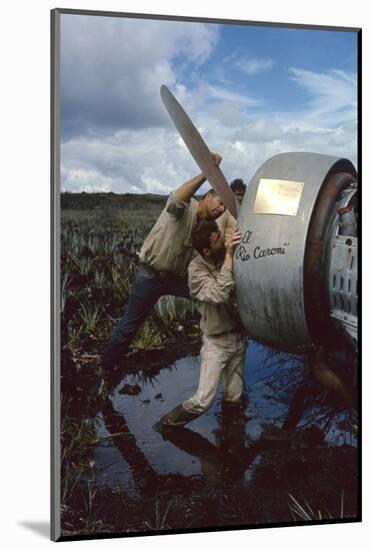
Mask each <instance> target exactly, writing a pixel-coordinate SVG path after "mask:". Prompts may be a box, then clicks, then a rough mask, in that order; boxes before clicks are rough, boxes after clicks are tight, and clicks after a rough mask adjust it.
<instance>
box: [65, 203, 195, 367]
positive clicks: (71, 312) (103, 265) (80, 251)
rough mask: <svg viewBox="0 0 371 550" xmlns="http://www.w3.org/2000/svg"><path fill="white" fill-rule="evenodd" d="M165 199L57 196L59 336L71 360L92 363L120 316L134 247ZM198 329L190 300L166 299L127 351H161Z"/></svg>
mask: <svg viewBox="0 0 371 550" xmlns="http://www.w3.org/2000/svg"><path fill="white" fill-rule="evenodd" d="M165 202H166V197H163V196H156V195H116V194H114V193H94V194H88V193H77V194H72V193H63V194H62V195H61V206H62V210H61V297H60V298H61V300H60V307H61V338H62V350H63V349H65V350H68V351H69V352H70V354H72V359H73V361H74V362H75V363H80V364H83V363H86V362H89V361H90V360H91V358H92V357H93V358H94V357H95V361H96V359H97V357H98V356H99V354H100V353H101V351H102V349H103V347H104V345H105V343H106V341H107V339H108V338H109V336H110V334H111V331H112V328H113V326H114V324H115V323H116V321H117V320H118V319H119V318H120V317H121V316H122V312H123V309H124V307H125V305H126V302H127V299H128V296H129V293H130V289H131V285H132V282H133V278H134V273H135V270H136V266H137V263H138V255H139V250H140V248H141V245H142V243H143V240H144V239H145V237H146V236H147V234H148V233H149V231H150V229H151V227H152V226H153V224H154V223H155V221H156V219H157V217H158V216H159V214H160V212H161V210H162V208H163V207H164V205H165ZM196 324H197V323H196V314H195V309H194V306H193V304H192V303H191V302H190V301H189V300H184V299H181V298H175V297H173V296H164V297H162V298H161V299H160V300H159V302H158V304H157V305H156V307H155V308H154V310H153V312H152V314H151V315H150V317H149V319H148V321H146V322H145V323H144V324H143V327H142V328H141V330H140V331H139V333H138V336H137V338H136V339H135V341H134V342H133V344H132V350H133V351H138V350H144V349H152V348H154V347H157V348H158V347H162V346H163V345H164V343H165V342H166V340H167V339H168V338H169V337H176V336H177V335H179V334H180V333H184V331H185V332H187V331H189V330H191V331H194V328H195V325H196ZM92 354H93V355H92Z"/></svg>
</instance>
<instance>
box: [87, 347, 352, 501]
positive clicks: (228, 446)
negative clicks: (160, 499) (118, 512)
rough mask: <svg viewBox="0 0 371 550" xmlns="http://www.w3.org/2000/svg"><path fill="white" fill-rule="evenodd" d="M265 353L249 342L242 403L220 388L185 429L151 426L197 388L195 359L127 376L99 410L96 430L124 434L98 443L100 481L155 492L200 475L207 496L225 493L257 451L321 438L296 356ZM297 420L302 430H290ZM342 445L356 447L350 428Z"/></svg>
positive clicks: (247, 470) (245, 474)
mask: <svg viewBox="0 0 371 550" xmlns="http://www.w3.org/2000/svg"><path fill="white" fill-rule="evenodd" d="M266 359H267V351H266V349H265V348H263V347H262V346H259V345H256V344H250V346H249V349H248V354H247V357H246V361H247V368H246V375H245V392H244V395H245V399H244V400H243V403H242V405H241V406H236V405H229V404H226V403H223V402H222V400H221V394H220V393H219V394H218V396H217V399H216V400H215V402H214V404H213V406H212V407H211V409H209V411H208V412H207V413H206V414H204V415H202V416H201V417H199V418H197V419H195V420H194V421H193V422H191V423H190V424H189V426H188V427H187V428H170V429H167V430H166V431H163V432H161V433H158V432H157V431H156V430H154V429H153V426H154V424H155V423H156V422H157V421H158V420H159V419H160V418H161V416H162V415H163V414H164V411H167V410H170V409H171V407H173V406H174V405H175V404H176V403H179V402H180V401H182V400H184V399H185V398H187V396H189V395H192V392H194V390H195V388H196V386H197V382H198V378H199V358H198V357H186V358H182V359H179V360H178V361H176V362H175V363H174V365H173V366H172V368H166V369H161V368H158V369H157V373H156V374H155V375H153V372H152V374H150V373H149V374H150V375H149V376H138V375H132V376H126V377H125V378H124V379H122V380H121V382H120V383H119V384H118V385H117V386H116V388H115V391H114V392H113V395H112V397H111V399H110V400H109V401H108V402H106V403H105V404H104V406H103V407H102V410H101V417H100V420H101V422H100V424H99V427H98V435H100V436H105V435H107V433H110V434H111V435H112V434H113V435H114V434H121V435H117V436H115V437H113V438H112V442H113V443H112V444H111V445H110V446H109V447H104V448H103V447H100V448H98V449H97V452H96V457H95V458H96V462H97V466H98V472H99V467H101V476H100V475H99V473H98V478H97V480H98V481H100V482H101V483H110V484H113V485H117V484H119V485H122V486H125V487H126V489H128V487H130V488H131V490H132V491H133V492H135V493H145V492H152V493H154V492H156V491H160V490H163V488H164V486H165V485H166V487H167V488H168V487H169V486H172V485H174V486H175V485H176V484H177V483H178V484H182V483H185V482H186V481H187V482H189V481H190V482H192V480H194V479H196V478H200V477H201V478H202V479H203V483H204V486H205V494H207V492H208V491H209V490H211V489H212V493H215V492H218V491H219V492H223V488H225V486H226V485H228V483H231V481H233V482H235V483H238V484H240V485H241V486H243V485H244V484H246V483H247V482H248V481H249V480H250V479H251V472H252V466H254V467H255V466H256V465H257V464H258V463H259V453H262V452H266V451H269V450H274V449H281V448H288V449H297V448H304V447H308V446H314V445H320V444H322V443H323V440H324V435H325V434H324V433H323V432H322V431H321V430H320V427H319V426H315V423H312V424H311V423H310V422H308V418H307V417H306V414H305V407H304V406H303V404H305V403H306V399H305V397H306V395H307V391H308V388H307V387H306V386H305V385H303V383H301V382H300V377H302V373H300V371H299V365H298V364H297V361H298V359H297V358H293V357H291V358H290V357H284V369H282V365H281V366H280V368H277V364H278V363H279V361H278V362H277V358H276V360H275V361H271V362H269V361H267V360H266ZM279 359H280V360H282V357H279ZM144 373H145V370H144ZM295 384H296V386H295ZM124 385H126V386H127V387H129V388H130V387H131V386H133V387H134V386H135V391H133V394H132V395H128V394H127V392H125V393H122V391H123V388H124ZM294 386H295V387H296V388H297V389H296V393H295V391H294V392H293V391H291V390H292V389H293V387H294ZM129 393H130V392H129ZM293 395H294V398H292V396H293ZM228 405H229V407H228ZM335 417H336V415H335V416H334V417H333V418H332V417H331V415H330V417H329V418H330V421H332V422H333V425H332V426H331V422H330V421H328V422H329V425H328V426H327V432H326V433H327V434H328V433H331V434H332V437H334V434H335V435H336V434H337V435H339V430H338V428H337V425H336V422H338V421H339V418H338V417H336V418H335ZM300 421H302V423H303V425H306V428H307V429H306V430H295V428H296V426H297V425H298V424H300ZM282 427H283V428H284V429H282ZM330 428H331V429H330ZM343 428H344V425H343ZM345 428H346V426H345ZM333 441H336V438H334V439H333ZM347 443H350V444H351V445H356V438H355V436H354V434H351V433H350V432H349V433H348V439H347ZM164 484H165V485H164Z"/></svg>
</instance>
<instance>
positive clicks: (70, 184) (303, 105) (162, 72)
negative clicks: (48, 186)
mask: <svg viewBox="0 0 371 550" xmlns="http://www.w3.org/2000/svg"><path fill="white" fill-rule="evenodd" d="M356 44H357V36H356V33H355V32H337V31H336V32H335V31H332V32H330V31H325V30H311V29H292V28H291V29H285V28H269V27H256V26H255V27H254V26H250V25H235V24H234V25H231V24H229V25H226V24H213V23H195V22H183V21H160V20H157V21H156V20H146V19H141V20H138V19H126V18H111V17H97V16H82V15H66V14H63V15H62V16H61V189H62V191H75V192H77V191H87V192H94V191H114V192H117V193H125V192H134V193H168V192H169V191H170V190H172V189H174V188H176V187H177V186H178V185H180V184H181V183H183V181H185V180H187V179H189V178H190V177H192V176H193V175H195V174H197V173H198V172H199V169H198V167H197V166H196V164H195V162H194V161H193V159H192V157H191V155H190V153H189V152H188V151H187V149H186V147H185V145H184V144H183V142H182V140H181V138H180V137H179V135H178V134H177V131H176V130H175V128H174V126H173V124H172V122H171V120H170V118H169V115H168V114H167V112H166V110H165V107H164V106H163V104H162V101H161V98H160V87H161V85H162V84H166V85H167V86H168V87H169V88H170V89H171V90H172V91H173V93H174V94H175V96H176V97H177V99H178V100H179V101H180V103H181V104H182V106H183V107H184V109H185V110H186V111H187V112H188V114H189V115H190V117H191V119H192V120H193V122H194V123H195V125H196V126H197V128H198V129H199V131H200V132H201V134H202V136H203V137H204V139H205V141H206V143H207V144H208V145H209V147H210V149H211V150H213V151H217V152H219V153H220V154H221V155H222V156H223V162H222V165H221V168H222V169H223V172H224V174H225V176H226V178H227V180H229V181H231V180H232V179H234V178H236V177H242V178H243V179H244V180H245V181H246V182H249V180H250V179H251V178H252V177H253V175H254V173H255V172H256V170H257V169H258V168H259V166H260V165H261V164H262V163H263V162H264V161H265V160H266V159H268V158H269V157H271V156H273V155H275V154H277V153H281V152H287V151H312V152H320V153H326V154H332V155H337V156H345V157H346V158H349V159H350V160H352V162H353V163H354V164H356V157H357V128H356V123H357V53H356Z"/></svg>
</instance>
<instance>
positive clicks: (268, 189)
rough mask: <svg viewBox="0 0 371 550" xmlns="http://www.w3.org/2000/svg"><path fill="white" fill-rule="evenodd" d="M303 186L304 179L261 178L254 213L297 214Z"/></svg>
mask: <svg viewBox="0 0 371 550" xmlns="http://www.w3.org/2000/svg"><path fill="white" fill-rule="evenodd" d="M303 188H304V182H302V181H292V180H275V179H264V178H263V179H261V180H260V182H259V187H258V192H257V194H256V199H255V205H254V210H253V212H254V214H282V215H284V216H296V214H297V211H298V207H299V202H300V197H301V194H302V191H303Z"/></svg>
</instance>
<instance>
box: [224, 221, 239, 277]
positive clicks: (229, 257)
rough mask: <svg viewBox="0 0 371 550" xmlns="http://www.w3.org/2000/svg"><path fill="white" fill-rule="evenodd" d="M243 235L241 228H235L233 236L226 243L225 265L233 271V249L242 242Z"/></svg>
mask: <svg viewBox="0 0 371 550" xmlns="http://www.w3.org/2000/svg"><path fill="white" fill-rule="evenodd" d="M241 237H242V235H241V231H240V230H239V229H235V230H234V232H233V234H232V235H231V237H230V238H229V239H228V241H227V242H226V243H225V247H226V252H225V258H224V264H223V265H224V266H225V267H226V268H227V269H229V270H230V271H233V251H234V249H235V247H236V246H237V245H239V244H240V242H241Z"/></svg>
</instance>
